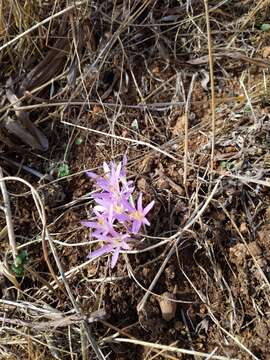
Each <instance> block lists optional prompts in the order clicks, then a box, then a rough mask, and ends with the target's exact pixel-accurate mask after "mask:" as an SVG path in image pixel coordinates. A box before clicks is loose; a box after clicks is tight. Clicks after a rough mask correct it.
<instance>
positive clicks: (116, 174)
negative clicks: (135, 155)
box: [115, 162, 122, 179]
mask: <svg viewBox="0 0 270 360" xmlns="http://www.w3.org/2000/svg"><path fill="white" fill-rule="evenodd" d="M121 169H122V164H121V162H120V163H119V164H118V165H117V168H116V170H115V176H116V177H117V179H118V178H119V176H120V174H121Z"/></svg>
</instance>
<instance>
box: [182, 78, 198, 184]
mask: <svg viewBox="0 0 270 360" xmlns="http://www.w3.org/2000/svg"><path fill="white" fill-rule="evenodd" d="M197 75H198V74H197V73H195V74H193V75H192V79H191V83H190V87H189V91H188V96H187V101H186V106H185V115H184V116H185V142H184V181H183V183H184V186H186V182H187V163H188V115H189V107H190V100H191V95H192V91H193V88H194V83H195V80H196V77H197Z"/></svg>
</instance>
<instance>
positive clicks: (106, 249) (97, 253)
mask: <svg viewBox="0 0 270 360" xmlns="http://www.w3.org/2000/svg"><path fill="white" fill-rule="evenodd" d="M112 249H113V247H112V245H104V246H102V247H101V248H99V249H97V250H95V251H92V252H91V253H90V254H88V255H87V257H88V259H92V258H93V257H99V256H102V255H104V254H106V253H108V252H110V251H112Z"/></svg>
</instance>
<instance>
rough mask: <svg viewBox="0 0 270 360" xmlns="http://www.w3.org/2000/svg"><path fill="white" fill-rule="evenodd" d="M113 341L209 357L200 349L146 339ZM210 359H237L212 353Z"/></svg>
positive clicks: (118, 339)
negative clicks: (184, 347) (178, 346)
mask: <svg viewBox="0 0 270 360" xmlns="http://www.w3.org/2000/svg"><path fill="white" fill-rule="evenodd" d="M113 342H117V343H128V344H135V345H141V346H144V347H150V348H153V349H161V350H164V351H170V352H176V353H178V354H187V355H193V356H201V357H204V358H208V359H209V355H210V354H207V353H203V352H200V351H192V350H188V349H180V348H176V347H173V346H169V345H161V344H157V343H150V342H147V341H141V340H134V339H126V338H120V337H119V338H116V339H113ZM211 359H216V360H237V359H235V358H228V357H226V356H220V355H212V357H211Z"/></svg>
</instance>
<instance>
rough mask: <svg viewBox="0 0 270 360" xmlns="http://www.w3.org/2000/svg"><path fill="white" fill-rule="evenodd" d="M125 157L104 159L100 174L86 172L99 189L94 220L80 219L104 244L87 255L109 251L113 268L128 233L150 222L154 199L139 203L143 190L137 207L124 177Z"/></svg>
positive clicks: (136, 230)
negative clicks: (119, 159)
mask: <svg viewBox="0 0 270 360" xmlns="http://www.w3.org/2000/svg"><path fill="white" fill-rule="evenodd" d="M126 164H127V157H126V156H124V158H123V161H122V162H120V163H118V164H115V163H114V162H110V163H109V164H107V163H106V162H104V163H103V170H104V175H103V177H102V176H99V175H97V174H95V173H92V172H87V175H88V176H89V177H90V178H92V179H93V180H94V181H95V184H96V186H97V189H98V192H97V193H95V194H94V195H92V198H93V199H94V200H95V203H96V205H95V206H94V210H93V211H94V214H95V219H94V221H82V222H81V223H82V224H83V225H85V226H86V227H89V228H91V229H93V230H94V231H93V232H92V237H93V238H95V239H97V240H98V241H99V240H100V241H103V242H104V245H103V246H102V247H101V248H100V249H98V250H95V251H93V252H91V253H90V254H89V255H88V257H89V258H93V257H99V256H102V255H104V254H107V253H112V259H111V268H113V267H114V266H115V264H116V262H117V259H118V257H119V253H120V251H121V250H128V249H129V245H128V243H127V242H128V241H129V240H131V238H130V234H132V233H133V234H137V233H138V232H139V230H140V228H141V227H142V225H143V224H144V225H148V226H149V225H150V223H149V221H148V220H147V218H146V215H147V214H148V212H149V211H150V210H151V209H152V207H153V206H154V201H152V202H151V203H150V204H148V205H147V206H146V207H145V208H143V205H142V194H141V193H140V194H139V197H138V200H137V205H136V207H135V206H134V205H133V202H132V193H133V191H134V186H133V182H132V181H128V180H127V175H126Z"/></svg>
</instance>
